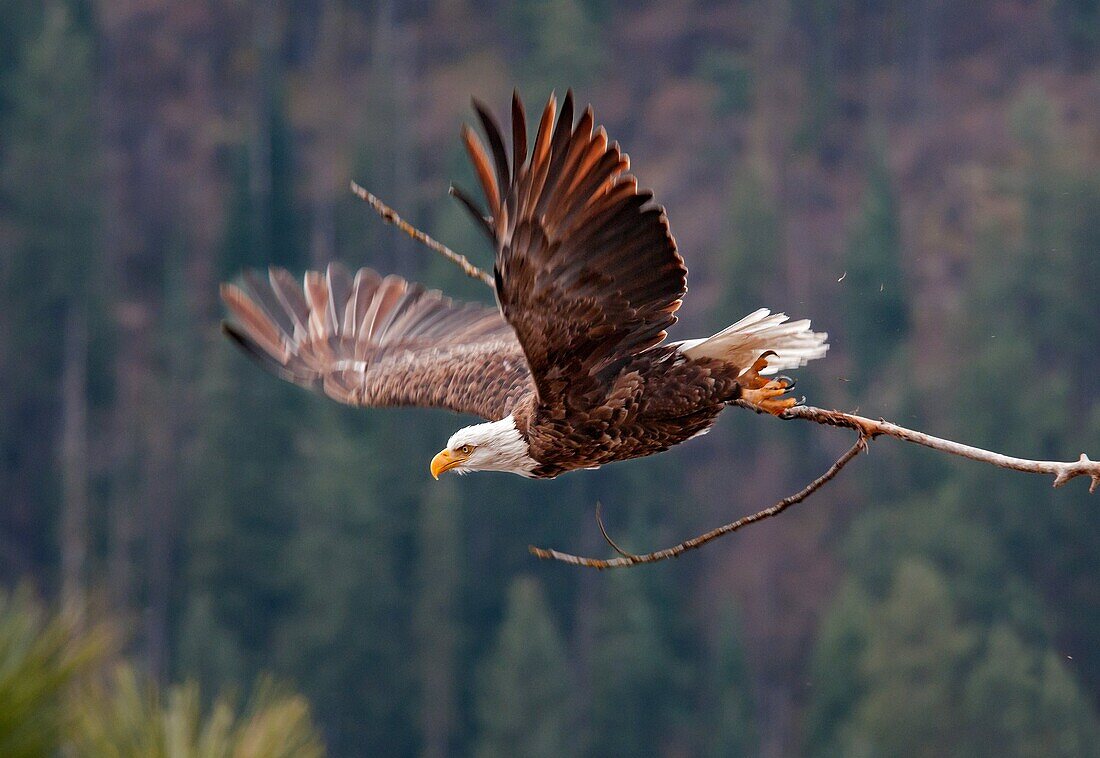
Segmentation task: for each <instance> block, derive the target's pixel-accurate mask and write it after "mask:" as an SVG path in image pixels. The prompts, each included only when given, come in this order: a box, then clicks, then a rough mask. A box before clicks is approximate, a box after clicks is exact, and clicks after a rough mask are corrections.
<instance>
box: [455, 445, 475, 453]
mask: <svg viewBox="0 0 1100 758" xmlns="http://www.w3.org/2000/svg"><path fill="white" fill-rule="evenodd" d="M471 450H473V448H472V447H470V446H469V445H463V446H462V447H460V448H459V449H458V452H460V453H462V454H463V455H469V454H470V451H471Z"/></svg>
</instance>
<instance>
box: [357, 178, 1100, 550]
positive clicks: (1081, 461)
mask: <svg viewBox="0 0 1100 758" xmlns="http://www.w3.org/2000/svg"><path fill="white" fill-rule="evenodd" d="M351 189H352V192H354V193H355V194H356V195H358V196H359V197H360V198H362V199H363V200H365V201H366V202H367V203H368V204H369V205H370V206H371V207H372V208H373V209H374V210H375V211H376V212H377V213H378V215H380V216H381V217H382V219H383V220H384V221H385V222H386V223H389V224H394V225H395V226H396V227H397V228H398V229H400V230H401V231H403V232H405V234H407V235H409V236H410V237H412V238H413V239H414V240H416V241H417V242H420V243H421V244H423V245H425V246H427V247H428V248H430V249H432V250H434V251H435V252H437V253H439V254H440V255H442V256H443V257H445V258H446V259H447V260H449V261H451V262H452V263H454V264H455V265H457V266H458V267H459V268H461V269H462V271H463V273H465V274H466V275H467V276H469V277H471V278H474V279H480V280H481V281H483V282H485V283H486V284H488V285H489V286H490V287H492V286H494V284H493V277H492V276H491V275H489V274H488V273H486V272H485V271H482V270H481V269H479V268H478V267H477V266H475V265H474V264H472V263H470V261H469V260H468V259H467V258H466V257H465V256H463V255H459V254H458V253H456V252H454V251H453V250H451V249H450V248H449V247H447V246H446V245H444V244H442V243H441V242H437V241H435V240H434V239H432V238H431V237H429V236H428V235H427V234H425V233H424V232H422V231H420V230H419V229H417V228H416V227H415V226H413V225H412V224H410V223H408V222H407V221H405V220H404V219H402V218H401V217H400V216H398V215H397V213H396V212H395V211H394V210H393V209H392V208H390V207H389V206H388V205H386V204H385V203H383V202H382V201H381V200H379V199H378V198H377V197H375V196H374V195H372V194H371V193H370V192H367V191H366V190H365V189H363V188H362V187H360V186H359V185H358V184H356V183H355V182H352V183H351ZM734 402H735V404H736V405H740V406H741V407H743V408H748V409H750V410H753V411H756V412H757V413H766V411H764V410H763V409H761V408H759V407H757V406H756V405H754V404H752V403H750V402H748V401H746V400H736V401H734ZM778 417H779V418H781V419H784V420H792V419H801V420H803V421H813V422H815V423H818V424H824V425H826V426H839V427H844V428H847V429H853V430H855V431H856V432H857V433H858V434H859V439H858V440H857V441H856V443H855V444H854V445H853V446H852V448H851V449H850V450H849V451H848V452H847V453H845V454H844V455H842V456H841V457H840V458H839V459H838V460H837V462H836V463H834V464H833V465H832V466H831V467H830V468H829V470H828V471H826V472H825V473H824V474H822V475H821V476H820V477H818V478H817V479H815V480H814V481H812V482H810V484H808V485H807V486H806V487H805V488H804V489H803V490H801V491H800V492H797V493H796V494H794V495H791V496H790V497H788V498H785V499H783V500H780V501H779V502H778V503H776V504H775V505H773V506H771V507H770V508H765V509H764V510H762V511H759V512H758V513H754V514H752V515H751V516H745V517H744V518H740V519H738V520H737V521H733V522H731V523H729V524H725V525H723V526H720V527H718V528H717V529H713V530H711V531H709V532H706V533H705V534H701V535H699V536H698V537H693V538H691V539H689V540H685V541H684V542H681V543H680V544H678V545H674V546H673V547H670V548H666V549H664V550H658V551H656V552H653V553H645V554H643V555H635V554H633V553H629V552H627V551H625V550H623V549H622V548H620V547H619V546H618V545H617V544H615V541H614V540H612V539H611V537H610V535H608V533H607V529H606V528H605V527H604V523H603V518H602V517H601V515H600V504H599V503H597V504H596V524H597V525H598V526H599V528H600V533H601V534H603V538H604V540H605V541H606V542H607V544H608V545H610V546H611V548H612V549H613V550H614V551H615V552H616V553H618V554H619V557H618V558H611V559H601V558H585V557H582V556H576V555H571V554H569V553H562V552H559V551H557V550H546V549H543V548H538V547H535V546H533V545H532V546H529V549H530V551H531V553H532V554H533V555H535V556H537V557H538V558H541V559H544V560H556V561H562V562H564V563H569V564H572V565H575V566H587V567H589V568H595V569H608V568H623V567H626V566H636V565H638V564H641V563H656V562H657V561H663V560H665V559H666V558H675V557H677V556H679V555H680V554H681V553H684V552H686V551H688V550H693V549H695V548H697V547H700V546H701V545H705V544H706V543H708V542H710V541H711V540H714V539H717V538H718V537H721V536H723V535H725V534H729V533H730V532H735V531H737V530H738V529H741V528H742V527H745V526H748V525H749V524H754V523H756V522H757V521H760V520H762V519H766V518H770V517H772V516H775V515H777V514H779V513H782V512H783V511H784V510H786V509H787V508H789V507H790V506H792V505H794V504H795V503H799V502H801V501H802V500H805V499H806V498H807V497H809V496H810V495H812V494H813V493H814V492H815V491H816V490H818V489H819V488H820V487H821V486H822V485H824V484H825V483H826V482H828V481H829V480H830V479H832V478H833V477H834V476H836V475H837V473H839V472H840V470H841V469H842V468H844V466H845V465H846V464H847V463H848V461H850V460H851V459H852V458H854V457H855V455H856V454H857V453H858V452H859V451H860V450H863V449H866V447H867V443H868V442H869V441H870V440H873V439H874V438H875V437H878V436H880V435H886V436H889V437H894V438H896V439H899V440H905V441H906V442H913V443H915V444H917V445H924V446H925V447H930V448H932V449H933V450H939V451H941V452H945V453H949V454H951V455H957V456H960V457H962V458H969V459H970V460H973V461H981V462H982V463H990V464H992V465H994V466H999V467H1001V468H1007V469H1012V470H1014V471H1023V472H1026V473H1031V474H1048V475H1050V476H1053V477H1054V486H1055V487H1061V486H1062V485H1063V484H1065V483H1066V482H1068V481H1070V480H1071V479H1074V478H1076V477H1078V476H1087V477H1089V479H1090V483H1089V492H1095V491H1096V490H1097V488H1100V461H1091V460H1089V457H1088V456H1087V455H1085V454H1084V453H1081V457H1080V458H1078V459H1077V460H1076V461H1035V460H1029V459H1027V458H1014V457H1012V456H1010V455H1003V454H1001V453H995V452H992V451H990V450H983V449H981V448H979V447H973V446H971V445H964V444H962V443H960V442H954V441H952V440H947V439H943V438H942V437H933V436H932V435H930V434H924V433H923V432H917V431H914V430H912V429H906V428H905V427H903V426H898V425H897V424H893V423H891V422H889V421H886V420H885V419H879V420H878V421H875V420H874V419H869V418H865V417H863V416H856V415H854V414H851V413H844V412H842V411H835V410H833V411H830V410H825V409H824V408H815V407H814V406H812V405H796V406H794V407H793V408H788V409H787V410H785V411H783V412H782V413H781V414H779V416H778Z"/></svg>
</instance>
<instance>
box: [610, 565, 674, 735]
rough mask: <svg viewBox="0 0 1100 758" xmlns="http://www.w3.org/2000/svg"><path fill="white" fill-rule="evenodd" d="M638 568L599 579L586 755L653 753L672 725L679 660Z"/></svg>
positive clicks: (669, 731)
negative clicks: (600, 592)
mask: <svg viewBox="0 0 1100 758" xmlns="http://www.w3.org/2000/svg"><path fill="white" fill-rule="evenodd" d="M662 620H663V619H662V618H661V617H660V615H659V614H658V612H657V610H656V608H654V605H653V603H652V602H651V601H650V599H649V597H648V594H647V592H646V587H645V585H644V583H643V577H642V575H641V574H639V573H637V572H632V571H626V572H619V573H615V574H612V575H610V576H608V577H607V581H606V582H605V583H604V593H603V597H602V607H601V609H600V611H599V615H598V617H597V619H596V628H595V631H594V637H595V638H594V640H593V648H592V660H591V664H590V666H591V677H592V705H591V707H590V708H589V712H590V713H591V736H590V754H591V755H653V754H656V753H659V752H660V750H661V745H662V740H664V739H665V738H666V737H667V736H668V735H669V734H670V733H671V731H672V727H673V726H674V719H675V716H676V713H677V707H676V706H677V701H678V700H679V698H678V697H677V692H678V689H677V687H676V684H677V682H678V679H679V676H678V675H679V673H680V668H681V664H680V663H679V662H678V661H677V660H676V657H675V655H674V652H673V651H672V650H671V649H670V648H669V645H668V642H667V640H666V639H665V638H664V636H663V634H662V632H663V624H662Z"/></svg>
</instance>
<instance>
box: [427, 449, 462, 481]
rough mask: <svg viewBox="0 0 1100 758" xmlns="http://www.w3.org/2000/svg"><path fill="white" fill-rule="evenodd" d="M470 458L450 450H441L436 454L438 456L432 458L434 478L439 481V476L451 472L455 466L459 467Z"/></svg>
mask: <svg viewBox="0 0 1100 758" xmlns="http://www.w3.org/2000/svg"><path fill="white" fill-rule="evenodd" d="M469 457H470V456H468V455H463V454H462V453H456V452H455V451H453V450H451V449H450V448H446V449H444V450H440V451H439V452H438V453H436V456H435V457H434V458H432V478H433V479H438V478H439V475H440V474H442V473H443V472H444V471H450V470H451V469H453V468H454V467H455V466H459V465H461V464H462V463H463V461H465V460H466V459H467V458H469Z"/></svg>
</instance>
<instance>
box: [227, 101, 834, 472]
mask: <svg viewBox="0 0 1100 758" xmlns="http://www.w3.org/2000/svg"><path fill="white" fill-rule="evenodd" d="M477 110H478V115H479V117H480V119H481V122H482V125H483V127H484V128H485V132H486V134H487V136H488V143H489V147H490V151H489V152H487V151H486V149H485V147H484V146H483V145H482V143H481V141H480V140H479V139H477V138H476V137H475V136H474V135H473V133H472V132H470V131H468V130H466V131H464V133H463V137H464V140H465V142H466V147H467V149H468V151H469V153H470V156H471V159H472V161H473V164H474V168H475V170H476V173H477V176H478V179H479V181H480V183H481V185H482V189H483V191H484V193H485V197H486V200H487V202H488V212H487V213H486V212H483V211H482V210H480V209H479V208H477V206H476V205H475V203H474V202H473V201H471V200H470V199H469V198H468V196H466V195H465V194H463V193H461V192H456V194H458V196H459V198H460V199H461V200H462V201H463V202H464V203H465V204H466V205H467V207H468V208H469V209H470V210H471V211H472V212H473V214H474V216H475V218H476V219H477V221H478V222H479V223H480V224H481V225H482V227H483V228H484V230H485V231H486V233H487V234H488V236H489V237H490V238H491V239H492V241H493V243H494V247H495V250H496V265H495V267H494V273H495V291H496V298H497V307H495V308H492V307H486V306H482V305H476V304H463V303H457V302H453V301H451V300H449V299H448V298H446V297H444V296H443V295H441V294H440V293H439V292H436V291H428V290H425V289H424V288H423V287H421V286H419V285H416V284H411V283H409V282H407V281H405V280H404V279H401V278H400V277H396V276H389V277H386V278H385V279H382V278H381V277H379V276H378V275H377V274H375V273H374V272H373V271H370V270H369V269H360V270H359V271H358V272H357V273H356V274H355V276H354V277H353V276H352V275H351V274H350V273H349V272H348V271H347V270H346V269H344V268H343V267H341V266H339V265H332V266H329V268H328V269H327V271H326V272H325V273H323V274H322V273H319V272H307V274H306V276H305V281H304V286H301V287H300V286H299V285H298V284H297V283H296V282H295V280H294V279H293V277H292V276H291V275H290V274H289V273H287V272H286V271H283V270H281V269H272V270H271V271H270V272H269V276H268V277H267V278H266V279H265V278H261V277H259V276H257V275H255V274H251V273H248V274H245V277H244V278H245V287H244V288H242V287H239V286H236V285H225V286H224V287H223V297H224V299H225V301H226V303H227V304H228V306H229V308H230V310H231V311H232V312H233V313H234V314H235V315H236V316H237V320H238V321H237V323H235V324H227V325H226V330H227V333H228V334H229V335H230V336H231V337H232V338H233V339H234V340H236V341H237V342H238V343H239V344H240V345H241V346H242V347H243V348H244V349H245V350H246V351H248V352H249V353H250V354H252V355H253V356H254V357H256V358H257V359H259V360H260V361H261V362H262V363H263V364H264V365H265V366H266V367H268V368H269V369H271V370H272V371H274V372H275V373H278V374H279V375H281V376H283V377H284V378H287V379H289V380H291V381H294V382H296V383H299V384H303V385H306V386H309V387H314V388H317V389H322V390H323V391H324V392H325V393H326V394H328V395H329V396H331V397H333V398H334V399H336V400H339V401H341V402H344V403H347V404H350V405H358V406H428V407H442V408H448V409H451V410H454V411H459V412H463V413H472V414H475V415H478V416H481V417H483V418H486V419H490V420H494V421H495V420H501V421H502V422H504V421H505V420H508V421H507V423H505V424H504V426H502V427H501V430H503V432H501V431H500V430H498V429H497V428H496V427H495V426H494V424H488V425H483V426H489V427H492V429H491V430H490V431H492V433H493V434H502V433H506V435H507V436H508V437H509V441H508V444H509V445H511V447H510V448H508V451H505V452H501V453H500V456H501V457H500V461H510V462H506V463H500V461H497V462H498V463H500V465H494V464H493V462H492V461H489V460H487V459H486V460H485V461H484V465H483V466H481V468H495V469H496V470H511V471H515V472H516V473H523V474H524V475H526V476H534V477H552V476H557V475H558V474H561V473H564V472H567V471H572V470H575V469H582V468H593V467H596V466H600V465H603V464H605V463H610V462H612V461H618V460H625V459H628V458H637V457H640V456H645V455H650V454H652V453H657V452H661V451H663V450H667V449H668V448H669V447H671V446H673V445H676V444H678V443H680V442H683V441H684V440H687V439H690V438H691V437H693V436H696V435H698V434H700V433H702V432H705V431H706V430H707V429H708V428H709V427H710V425H711V424H712V423H713V422H714V420H715V418H716V417H717V416H718V414H719V413H720V412H721V410H722V408H723V407H725V405H726V404H727V403H729V402H731V401H733V400H735V399H737V398H738V396H739V395H740V394H741V392H742V385H743V384H744V383H745V376H746V374H745V373H744V372H745V371H746V369H748V368H749V367H750V366H751V365H752V364H753V362H754V361H756V359H757V358H759V357H760V355H761V354H762V353H764V352H765V351H769V352H771V351H779V353H780V356H779V360H778V364H779V365H778V367H780V368H785V367H794V366H798V365H801V364H802V363H805V361H806V360H809V359H811V358H815V357H818V356H820V355H822V354H823V353H824V351H825V347H826V346H825V345H824V337H825V335H823V334H815V333H813V332H811V331H809V324H808V322H795V323H789V324H788V323H785V322H786V317H785V316H783V315H782V314H779V315H778V316H770V315H769V314H768V312H767V311H765V310H760V311H758V312H756V313H755V314H752V315H751V316H749V317H747V318H746V319H743V320H742V321H741V322H738V324H735V325H734V326H732V327H730V328H729V329H727V330H725V331H723V332H721V333H719V334H718V335H715V336H714V337H711V338H709V339H707V340H694V341H691V342H690V343H676V344H667V343H664V342H663V340H664V338H665V330H666V329H667V328H668V327H670V326H671V325H672V324H674V323H675V322H676V317H675V315H674V313H675V312H676V310H677V309H678V308H679V307H680V303H681V301H682V298H683V296H684V294H685V292H686V291H687V269H686V268H685V266H684V261H683V258H681V256H680V254H679V253H678V252H677V250H676V243H675V241H674V240H673V238H672V235H671V234H670V233H669V229H668V222H667V219H666V218H665V215H664V211H663V210H662V209H661V208H660V207H659V206H656V205H654V204H653V203H652V200H651V195H650V193H648V192H646V191H639V190H638V187H637V182H636V180H635V179H634V177H633V176H632V175H631V174H629V173H627V170H628V168H629V160H628V159H627V157H626V156H625V155H623V154H622V153H621V152H620V150H619V147H618V145H617V144H615V143H609V142H608V140H607V136H606V134H605V132H604V131H603V129H602V128H598V129H594V128H593V126H594V124H593V119H592V112H591V110H590V109H589V110H585V111H584V113H583V114H582V115H581V117H580V119H579V120H578V122H577V123H576V124H574V114H573V101H572V96H571V95H568V96H567V97H566V99H565V101H564V103H563V106H562V112H561V114H560V115H559V114H558V113H557V107H556V103H555V101H554V99H553V98H551V100H550V102H549V104H548V105H547V107H546V110H545V111H544V112H543V115H542V119H541V121H540V124H539V126H538V129H537V133H536V135H535V138H534V142H533V143H532V146H531V151H530V154H528V143H527V138H528V134H527V123H526V117H525V115H524V112H523V107H522V104H521V103H520V102H519V99H518V98H514V99H513V109H512V157H511V160H509V156H508V152H507V151H506V149H505V146H504V139H503V137H502V135H501V132H500V129H499V127H498V126H497V124H496V122H495V121H494V120H493V119H492V117H491V116H489V115H488V113H487V112H486V111H485V110H484V109H482V108H481V107H480V106H478V107H477ZM490 153H491V155H492V158H491V159H490V157H489V154H490ZM774 367H775V366H773V368H774ZM751 376H752V378H753V379H754V381H755V380H756V376H755V372H752V373H751ZM739 377H740V380H739ZM759 386H760V385H759V383H756V384H754V385H752V388H753V389H756V388H758V387H759ZM469 428H470V429H474V428H475V427H469ZM517 432H518V435H517ZM477 446H478V445H477V444H476V441H475V443H474V444H461V445H459V447H461V448H463V449H464V450H466V451H467V452H466V453H465V454H464V455H466V456H471V455H472V454H471V452H470V450H471V449H472V448H474V447H477ZM517 446H518V447H519V448H520V450H519V451H518V452H517V450H516V449H515V448H516V447H517ZM444 452H447V451H444ZM456 455H457V454H456ZM508 456H511V457H510V458H509V457H508ZM456 460H458V459H457V458H456ZM471 461H473V462H471V464H470V470H474V469H476V468H477V466H475V465H474V463H475V462H476V461H474V459H472V458H471ZM516 461H519V462H518V463H517V462H516ZM461 463H462V461H459V462H458V463H453V465H452V463H448V464H447V468H453V467H459V465H460V464H461ZM460 470H461V468H460ZM434 472H435V464H434V462H433V473H434Z"/></svg>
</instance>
